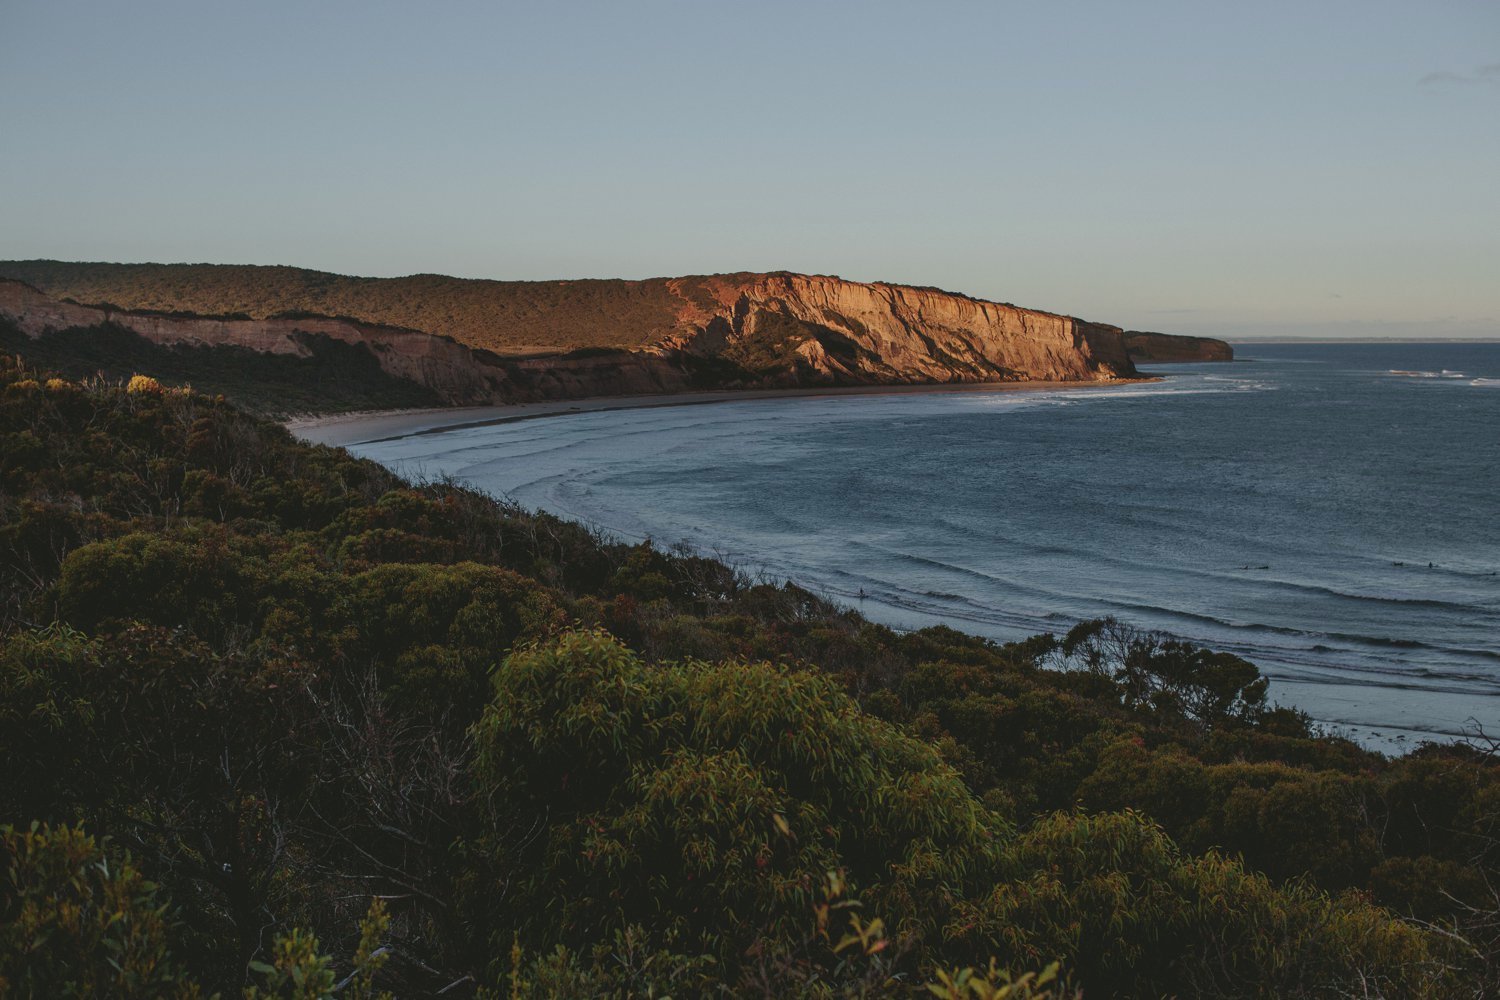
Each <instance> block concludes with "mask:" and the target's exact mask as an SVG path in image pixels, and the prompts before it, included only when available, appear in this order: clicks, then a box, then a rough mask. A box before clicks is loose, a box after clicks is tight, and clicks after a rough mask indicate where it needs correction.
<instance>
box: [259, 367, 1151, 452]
mask: <svg viewBox="0 0 1500 1000" xmlns="http://www.w3.org/2000/svg"><path fill="white" fill-rule="evenodd" d="M1166 377H1167V376H1163V375H1150V374H1146V375H1143V377H1141V378H1120V379H1110V380H1108V381H1101V382H957V383H942V384H937V385H926V384H924V385H857V386H839V387H820V388H807V389H759V390H757V389H716V390H707V391H704V392H676V393H660V394H654V395H642V396H594V397H590V398H587V399H559V400H552V401H549V402H545V403H512V404H510V405H507V406H463V407H437V408H433V409H426V410H410V409H408V410H362V411H358V412H355V413H334V414H327V415H321V416H304V417H293V418H291V419H289V420H285V421H283V422H282V426H284V427H286V429H287V430H289V431H291V432H292V434H294V435H295V436H296V437H298V438H300V439H301V440H303V441H307V442H310V443H312V444H326V445H330V446H333V447H338V448H343V447H347V446H350V445H357V444H370V443H373V442H376V441H390V440H394V439H396V438H403V437H412V436H414V435H418V434H441V433H443V432H445V431H454V430H464V429H467V428H471V427H488V426H491V425H494V424H509V423H515V422H517V421H521V420H537V419H540V418H543V417H562V416H568V415H569V414H575V413H607V412H611V411H614V410H646V409H655V408H658V407H668V406H704V405H707V404H711V403H737V402H748V401H753V400H767V399H807V398H817V397H825V398H826V397H839V396H880V395H905V394H909V393H924V394H925V393H947V392H972V393H989V392H1039V391H1055V390H1058V389H1077V390H1080V391H1085V390H1088V389H1108V388H1114V387H1116V386H1121V385H1140V384H1143V383H1148V382H1160V381H1162V380H1163V379H1164V378H1166Z"/></svg>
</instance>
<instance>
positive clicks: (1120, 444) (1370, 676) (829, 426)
mask: <svg viewBox="0 0 1500 1000" xmlns="http://www.w3.org/2000/svg"><path fill="white" fill-rule="evenodd" d="M1237 354H1238V356H1239V357H1240V358H1241V359H1243V360H1240V361H1236V362H1234V363H1227V364H1225V363H1220V364H1195V365H1172V366H1159V371H1160V372H1161V373H1162V374H1164V375H1165V378H1164V380H1163V381H1161V382H1156V383H1148V384H1135V385H1123V386H1106V387H1091V388H1082V389H1065V390H1055V391H1052V390H1043V391H1036V392H996V391H986V390H983V389H979V390H976V391H973V392H948V393H930V394H892V395H865V396H829V397H808V398H783V399H772V400H754V401H738V402H723V403H717V404H714V405H703V406H680V407H666V408H653V409H639V410H626V411H617V412H605V413H581V414H576V415H569V416H560V417H551V418H548V419H539V420H529V421H524V422H512V423H503V424H495V425H491V426H483V427H471V428H467V429H461V430H453V431H448V432H444V433H439V434H421V435H412V436H407V437H402V438H398V439H394V440H386V441H380V442H375V443H368V444H363V445H358V446H355V447H354V448H353V449H352V450H354V451H356V452H357V453H359V454H363V455H366V456H368V457H370V458H374V459H376V460H378V461H380V462H383V463H385V464H387V465H389V466H391V467H392V468H394V469H396V470H398V471H400V472H402V473H405V474H407V475H411V476H415V477H419V478H435V477H439V476H453V477H456V478H458V479H461V480H465V481H467V482H469V483H471V484H473V485H475V486H478V487H480V488H483V489H485V490H487V491H489V492H491V493H494V494H496V495H501V496H506V497H509V498H511V499H514V500H516V501H518V502H520V503H522V504H524V505H526V506H528V507H535V508H542V509H545V510H549V511H552V512H553V513H556V514H559V515H562V516H564V517H569V518H575V519H578V520H581V521H584V522H587V523H590V524H593V525H596V526H599V527H601V528H603V529H606V530H607V531H610V532H612V533H614V534H615V535H617V536H619V537H622V538H625V539H641V538H647V537H649V538H652V539H654V540H655V541H656V542H658V543H660V544H663V545H670V544H673V543H677V542H687V543H688V544H690V545H692V546H693V547H695V548H697V549H699V550H700V551H704V552H707V553H711V554H718V555H720V556H721V557H722V558H724V559H726V560H728V561H729V562H731V563H735V564H737V565H739V566H741V567H742V568H744V569H746V570H748V571H750V572H752V573H761V574H765V575H767V576H770V577H772V578H788V579H791V580H795V581H796V582H798V583H801V584H803V585H804V586H807V587H809V588H811V589H813V590H816V591H818V592H821V593H823V594H825V595H827V596H829V597H831V598H833V599H834V600H837V601H839V602H842V603H845V604H848V605H851V606H853V607H856V608H858V609H859V610H860V611H862V612H863V613H864V614H866V615H867V616H869V617H870V618H872V619H875V620H877V621H882V622H886V623H889V624H891V625H894V626H897V627H903V628H910V627H920V626H923V625H929V624H933V623H938V622H942V623H947V624H950V625H952V626H954V627H956V628H960V629H963V630H966V631H969V632H973V633H977V634H980V635H985V636H989V637H993V638H995V639H1000V640H1011V639H1017V638H1021V637H1024V636H1027V635H1032V634H1035V633H1038V632H1054V633H1060V632H1063V631H1066V630H1067V629H1068V628H1069V627H1070V626H1071V625H1072V624H1074V623H1075V622H1077V621H1079V620H1083V619H1088V618H1096V617H1103V616H1114V617H1116V618H1119V619H1121V620H1124V621H1127V622H1129V623H1131V624H1133V625H1136V626H1140V627H1142V628H1147V629H1157V630H1161V631H1164V632H1169V633H1172V634H1173V635H1176V636H1179V637H1182V638H1186V639H1189V640H1192V641H1195V642H1199V643H1202V644H1204V645H1207V646H1210V647H1212V648H1214V649H1220V650H1226V651H1229V652H1233V653H1236V654H1238V655H1240V656H1243V657H1245V658H1247V659H1249V660H1251V661H1253V662H1254V663H1256V664H1257V665H1258V666H1259V667H1260V669H1261V670H1262V671H1263V672H1264V673H1265V674H1267V675H1268V676H1269V677H1271V678H1272V688H1271V693H1272V697H1273V699H1274V700H1276V701H1278V702H1280V703H1282V704H1286V705H1292V706H1295V707H1297V708H1300V709H1302V710H1304V711H1306V712H1308V713H1309V714H1310V715H1311V716H1312V717H1313V718H1314V719H1316V720H1318V721H1319V722H1321V723H1324V724H1325V725H1327V726H1329V727H1331V728H1335V729H1338V730H1341V731H1343V732H1345V733H1347V734H1348V735H1350V736H1352V737H1354V738H1357V739H1360V740H1361V741H1363V742H1366V743H1368V744H1372V745H1377V746H1382V747H1384V748H1387V749H1400V748H1401V747H1402V746H1410V745H1413V744H1414V743H1416V742H1417V741H1419V740H1422V739H1428V738H1450V737H1453V736H1456V735H1460V734H1461V733H1463V731H1464V729H1465V726H1466V725H1469V724H1471V723H1470V720H1473V721H1477V722H1478V723H1480V724H1482V725H1484V726H1485V727H1486V728H1487V729H1488V730H1489V731H1490V732H1492V733H1493V732H1500V575H1497V574H1500V525H1497V515H1500V344H1339V345H1323V344H1318V345H1313V344H1293V345H1270V344H1254V345H1251V344H1244V345H1239V347H1238V349H1237Z"/></svg>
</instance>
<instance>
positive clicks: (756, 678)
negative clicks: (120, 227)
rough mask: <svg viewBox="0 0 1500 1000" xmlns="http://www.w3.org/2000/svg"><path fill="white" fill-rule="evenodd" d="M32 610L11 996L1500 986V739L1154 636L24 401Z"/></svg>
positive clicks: (179, 404) (21, 647)
mask: <svg viewBox="0 0 1500 1000" xmlns="http://www.w3.org/2000/svg"><path fill="white" fill-rule="evenodd" d="M0 573H3V575H0V618H3V633H0V755H3V759H4V761H5V762H6V767H5V768H3V769H0V824H5V825H7V827H6V829H5V831H4V834H3V837H0V994H4V993H5V991H6V989H9V990H10V991H12V992H14V993H15V995H19V996H27V995H36V996H51V995H69V994H70V993H71V994H74V995H78V994H83V995H90V994H113V995H122V996H164V995H183V996H192V995H207V994H209V993H213V992H218V993H220V994H222V995H230V994H233V993H236V992H239V991H241V990H245V989H250V990H253V991H256V993H255V995H271V996H294V995H295V996H318V995H327V994H334V995H338V996H373V995H374V993H375V991H377V990H390V991H392V992H393V993H395V994H397V995H402V996H421V995H433V994H436V993H437V992H438V991H442V990H446V992H444V993H443V995H444V996H457V995H475V994H479V993H486V994H487V995H498V994H506V995H514V996H647V995H672V996H679V997H681V996H696V995H715V994H730V995H764V996H799V995H800V996H874V995H912V994H916V993H920V992H923V991H924V990H926V991H927V995H932V993H934V992H935V993H937V994H938V995H941V996H951V997H959V996H965V997H989V996H996V997H999V996H1017V997H1019V996H1041V995H1049V994H1050V995H1063V994H1068V993H1071V992H1072V991H1074V990H1082V991H1083V993H1084V994H1085V995H1086V996H1089V997H1109V996H1145V997H1156V996H1171V995H1176V996H1245V997H1262V996H1264V997H1270V996H1278V997H1279V996H1288V997H1298V996H1308V997H1312V996H1318V997H1322V996H1328V997H1332V996H1344V995H1369V996H1391V997H1407V996H1414V997H1420V996H1431V997H1458V996H1473V995H1478V994H1481V993H1483V992H1484V991H1485V990H1489V991H1491V992H1493V991H1494V990H1496V989H1497V988H1500V970H1497V968H1496V967H1495V964H1494V963H1495V958H1494V956H1495V954H1496V953H1497V951H1500V903H1497V897H1496V893H1495V888H1496V887H1497V886H1500V881H1497V878H1500V753H1497V752H1496V747H1495V746H1494V745H1492V744H1487V743H1486V742H1485V741H1483V740H1482V739H1480V738H1478V737H1477V736H1476V739H1475V740H1472V741H1470V744H1468V745H1457V746H1429V747H1423V748H1421V749H1419V750H1418V751H1417V752H1415V753H1413V754H1411V755H1410V756H1408V757H1405V758H1401V759H1397V760H1388V759H1386V758H1383V757H1381V756H1379V755H1376V754H1372V753H1369V752H1366V751H1363V750H1361V749H1360V748H1358V747H1356V746H1354V745H1352V744H1350V743H1348V742H1345V741H1341V740H1338V739H1333V738H1328V737H1325V736H1319V735H1317V734H1315V733H1313V732H1310V731H1309V727H1308V726H1307V723H1306V720H1305V719H1303V718H1302V717H1300V716H1299V715H1297V714H1296V713H1295V712H1291V711H1287V710H1284V709H1277V708H1274V707H1269V706H1267V704H1266V702H1265V684H1264V681H1263V680H1262V679H1261V678H1260V677H1259V675H1258V673H1257V671H1256V670H1255V669H1254V667H1253V666H1251V665H1250V664H1247V663H1245V662H1244V661H1243V660H1239V659H1237V658H1235V657H1232V656H1228V655H1225V654H1217V653H1212V652H1209V651H1205V650H1201V649H1197V648H1194V647H1191V646H1187V645H1184V644H1182V643H1178V642H1175V641H1172V640H1168V639H1165V638H1162V637H1158V636H1151V635H1144V634H1140V633H1137V632H1134V631H1132V630H1130V629H1128V628H1126V627H1124V626H1121V625H1119V624H1118V623H1113V622H1096V623H1086V624H1085V625H1082V626H1080V627H1079V628H1077V629H1075V630H1073V632H1071V633H1069V634H1068V635H1067V636H1063V637H1051V636H1042V637H1037V638H1035V639H1033V640H1030V641H1028V642H1026V643H1021V644H1011V645H997V644H994V643H990V642H987V641H984V640H980V639H977V638H974V637H970V636H965V635H963V634H961V633H958V632H955V631H952V630H950V629H945V628H933V629H925V630H922V631H920V632H916V633H912V634H907V635H902V634H898V633H895V632H893V631H891V630H889V629H886V628H883V627H881V626H878V625H874V624H872V623H870V622H868V621H865V620H864V619H862V618H860V617H859V616H857V615H855V614H853V613H852V612H848V611H844V610H840V609H838V608H835V607H833V606H831V605H829V604H827V603H826V602H824V601H822V600H820V599H818V598H817V597H816V596H814V595H812V594H809V593H807V592H805V591H802V590H799V589H797V588H796V587H793V586H789V585H776V584H772V583H767V582H764V581H756V580H752V579H747V578H746V577H745V576H744V575H742V574H740V573H737V572H735V571H734V570H733V569H732V568H730V567H726V566H724V565H722V564H721V563H718V562H715V561H713V560H709V559H704V558H701V557H697V556H694V555H691V554H686V553H673V552H664V551H661V550H660V549H658V548H655V547H653V546H651V545H649V544H648V545H637V546H626V545H622V544H619V543H615V542H612V541H609V540H607V539H602V538H599V537H597V536H595V535H593V534H591V533H590V532H589V531H587V530H585V529H584V528H582V527H580V526H578V525H574V524H570V523H567V522H564V521H560V520H558V519H556V518H553V517H550V516H548V515H546V514H539V513H529V512H526V511H523V510H519V509H516V508H514V507H510V506H507V505H504V504H500V503H497V502H495V501H493V500H491V499H489V498H486V497H483V496H480V495H477V494H475V493H473V492H470V491H467V490H464V489H461V488H458V487H456V486H453V485H450V484H435V485H427V486H413V485H411V484H408V483H404V482H401V481H400V480H398V479H396V478H395V477H394V476H392V475H391V474H390V473H388V472H386V471H385V470H383V469H381V468H379V467H378V466H375V465H373V464H371V463H368V462H362V461H357V460H355V459H353V458H352V457H350V456H349V455H347V454H346V453H344V452H341V451H338V450H334V449H328V448H321V447H311V446H306V445H302V444H299V443H297V442H295V441H294V440H293V439H292V438H291V437H290V436H289V435H288V434H287V433H286V432H285V431H284V430H282V429H281V428H280V427H278V426H276V425H273V424H269V423H266V422H262V421H259V420H256V419H254V418H252V417H249V416H246V415H244V414H243V413H241V412H239V411H237V410H235V409H233V408H231V407H229V406H228V405H226V404H224V403H222V402H220V401H215V400H213V399H209V398H206V397H204V396H201V395H196V394H193V393H190V392H183V391H177V390H172V389H164V388H162V387H161V386H160V385H158V384H156V383H154V382H153V381H152V380H149V379H146V380H139V381H137V382H134V383H132V386H131V389H128V390H127V389H125V388H120V387H109V386H103V385H89V386H84V385H80V384H79V383H76V382H70V381H66V380H63V379H58V378H53V377H50V376H49V375H47V374H45V373H38V372H34V371H30V370H28V369H26V368H24V367H22V366H21V365H19V364H17V363H10V364H8V365H7V366H6V367H5V369H4V371H3V374H0ZM992 962H993V963H994V964H993V965H992V964H991V963H992ZM1053 963H1059V964H1060V968H1061V974H1060V976H1054V975H1053V973H1052V972H1051V971H1050V967H1051V966H1052V965H1053ZM1006 970H1009V971H1008V972H1007V971H1006ZM1012 974H1013V975H1014V977H1015V978H1016V979H1017V980H1019V982H1018V983H1016V984H1014V985H1013V986H1005V985H1004V984H1005V983H1006V982H1007V981H1008V980H1009V978H1010V976H1011V975H1012ZM929 988H930V989H929ZM1006 990H1010V992H1006ZM335 991H337V992H336V993H335Z"/></svg>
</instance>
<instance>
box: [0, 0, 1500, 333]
mask: <svg viewBox="0 0 1500 1000" xmlns="http://www.w3.org/2000/svg"><path fill="white" fill-rule="evenodd" d="M0 27H3V28H4V29H5V30H4V31H0V83H3V91H4V96H3V97H0V184H4V185H5V189H6V190H7V192H9V193H10V195H11V197H9V198H8V199H6V200H5V201H3V202H0V258H14V259H32V258H52V259H59V260H77V261H120V262H129V263H136V262H148V261H152V262H164V263H177V262H210V263H243V264H265V265H274V264H284V265H292V266H299V267H309V268H314V269H318V270H324V271H333V272H336V273H341V274H356V275H365V276H374V277H389V276H397V275H403V274H413V273H443V274H452V275H455V276H459V277H473V278H495V279H511V280H552V279H564V278H593V277H600V278H605V277H619V278H627V279H641V278H646V277H654V276H662V275H681V274H702V273H715V272H727V271H738V270H750V271H766V270H791V271H799V272H807V273H821V274H837V275H840V276H842V277H845V278H850V279H853V280H859V281H875V280H881V281H892V282H900V283H904V284H915V285H934V286H937V287H941V288H944V289H948V290H951V291H956V292H962V293H965V294H968V295H973V296H976V297H980V298H987V299H996V300H1001V301H1009V302H1014V303H1017V304H1019V305H1024V306H1028V307H1032V308H1037V309H1046V310H1052V311H1057V312H1063V313H1070V314H1074V315H1079V316H1084V317H1087V318H1090V319H1094V320H1098V321H1101V322H1107V323H1114V324H1118V325H1121V326H1124V327H1127V328H1134V329H1151V330H1161V331H1164V332H1169V333H1185V334H1202V335H1206V336H1217V337H1223V338H1226V339H1231V340H1232V339H1236V338H1247V337H1274V336H1286V337H1292V336H1300V337H1326V338H1335V339H1338V338H1353V337H1423V338H1464V337H1476V338H1477V337H1494V336H1496V335H1500V280H1497V276H1500V197H1497V196H1496V193H1495V183H1494V177H1495V176H1497V175H1500V124H1497V123H1500V8H1497V7H1496V6H1495V5H1493V4H1484V3H1446V4H1442V5H1433V6H1421V7H1419V6H1415V5H1409V4H1399V3H1373V4H1355V3H1331V4H1326V5H1319V6H1318V7H1317V9H1308V8H1306V7H1305V6H1304V5H1296V4H1289V3H1278V4H1270V5H1261V6H1258V7H1255V8H1253V9H1251V8H1240V7H1232V8H1231V7H1226V8H1221V9H1214V10H1209V9H1206V8H1205V7H1204V6H1203V5H1194V4H1188V3H1150V4H1146V5H1140V6H1132V7H1129V8H1124V7H1119V6H1115V5H1107V4H1093V3H1090V4H1078V5H1071V6H1069V7H1068V8H1066V10H1063V9H1060V8H1057V9H1054V8H1047V9H1033V8H1023V7H1006V8H997V7H989V6H977V5H969V4H939V5H924V6H923V7H921V8H915V7H908V6H903V5H898V4H892V3H880V4H876V3H870V4H858V5H856V4H837V3H829V4H820V5H811V6H809V5H791V4H780V3H768V4H765V5H758V6H757V7H755V8H753V9H750V10H749V11H748V12H747V11H746V10H744V9H740V8H729V7H705V6H703V5H693V4H685V3H677V4H671V3H648V4H644V5H635V6H632V7H630V8H628V9H627V8H623V7H615V6H608V5H602V4H598V5H596V4H589V5H571V6H568V7H565V8H562V7H534V6H524V5H510V4H502V5H482V4H477V3H471V4H456V5H448V6H445V7H443V8H441V9H438V10H429V9H425V8H420V9H418V8H413V9H406V8H402V7H399V6H394V5H364V4H349V3H329V4H321V5H318V6H317V7H303V6H300V5H292V4H284V3H268V4H263V5H257V6H256V7H254V8H218V7H209V6H206V5H196V4H190V3H162V2H148V3H143V4H139V5H132V6H130V7H129V8H124V7H117V6H114V5H108V4H102V3H45V4H44V3H39V2H30V0H23V2H17V3H11V4H8V5H6V6H5V7H4V9H3V11H0Z"/></svg>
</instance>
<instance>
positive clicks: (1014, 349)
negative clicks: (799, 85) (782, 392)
mask: <svg viewBox="0 0 1500 1000" xmlns="http://www.w3.org/2000/svg"><path fill="white" fill-rule="evenodd" d="M676 281H677V282H684V283H685V282H688V281H696V282H697V283H698V285H697V288H694V289H693V291H695V292H698V293H699V294H697V295H693V296H688V295H686V294H684V295H683V303H684V304H683V308H682V310H681V312H680V313H679V322H680V323H681V325H682V326H683V327H684V328H685V329H684V330H683V332H681V333H679V334H676V335H674V336H672V337H669V338H667V339H666V340H664V341H663V343H662V344H661V345H659V346H658V347H657V348H654V350H656V351H662V352H664V351H669V350H680V351H684V352H687V353H689V354H697V355H703V356H709V357H720V358H724V359H727V360H730V361H733V362H735V363H737V364H739V365H741V366H742V367H744V368H745V369H747V370H748V371H750V372H754V373H755V374H757V375H758V376H760V377H761V378H768V379H772V380H785V379H793V380H801V381H812V382H828V383H832V384H867V383H872V382H873V383H882V382H995V381H1029V380H1057V381H1074V380H1089V381H1098V380H1110V379H1116V378H1126V377H1130V376H1132V375H1134V374H1135V366H1134V365H1133V364H1132V363H1131V361H1130V358H1129V356H1128V354H1127V353H1126V350H1125V344H1124V340H1123V337H1122V335H1121V331H1120V330H1119V329H1118V328H1117V327H1110V326H1103V325H1100V324H1095V323H1088V322H1084V321H1082V320H1078V319H1074V318H1073V317H1071V316H1060V315H1057V314H1054V313H1046V312H1039V311H1036V310H1032V309H1021V308H1019V307H1017V306H1012V305H1005V304H1002V303H998V302H986V301H983V300H980V299H971V298H968V297H967V296H963V295H955V294H953V293H951V292H943V291H939V290H937V289H929V288H914V287H911V286H906V285H889V284H883V283H877V284H864V283H860V282H853V281H844V280H842V279H839V278H831V277H824V276H817V275H795V274H764V275H748V276H740V275H732V276H726V277H709V278H700V279H676ZM705 299H707V300H708V302H709V303H711V305H710V307H709V308H706V309H705V308H704V306H703V301H704V300H705Z"/></svg>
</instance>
